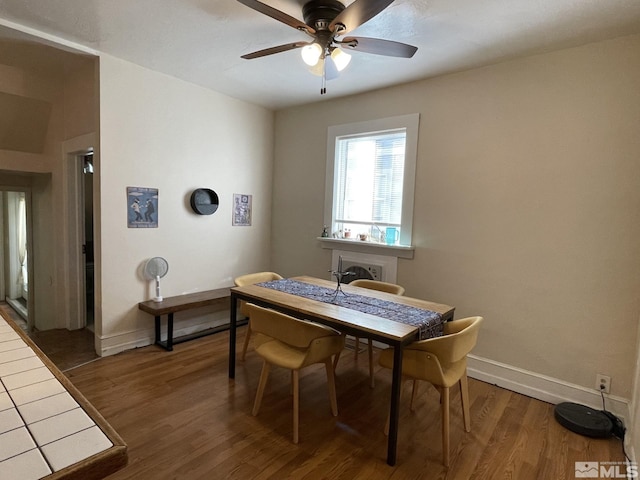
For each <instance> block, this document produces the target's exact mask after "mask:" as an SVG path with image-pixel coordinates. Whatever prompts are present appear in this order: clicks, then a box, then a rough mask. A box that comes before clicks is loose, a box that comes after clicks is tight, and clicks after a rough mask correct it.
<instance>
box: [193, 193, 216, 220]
mask: <svg viewBox="0 0 640 480" xmlns="http://www.w3.org/2000/svg"><path fill="white" fill-rule="evenodd" d="M191 208H192V209H193V211H194V212H196V213H197V214H198V215H211V214H212V213H214V212H215V211H216V210H217V209H218V194H217V193H216V192H214V191H213V190H211V189H210V188H196V189H195V190H194V191H193V193H192V194H191Z"/></svg>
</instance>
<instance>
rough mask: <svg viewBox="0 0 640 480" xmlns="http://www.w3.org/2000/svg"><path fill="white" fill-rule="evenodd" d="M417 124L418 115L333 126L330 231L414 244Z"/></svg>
mask: <svg viewBox="0 0 640 480" xmlns="http://www.w3.org/2000/svg"><path fill="white" fill-rule="evenodd" d="M418 122H419V115H418V114H413V115H403V116H399V117H391V118H385V119H381V120H374V121H370V122H361V123H354V124H348V125H338V126H334V127H329V136H328V143H327V152H328V153H327V180H326V193H325V223H326V225H327V226H330V232H329V233H330V234H331V235H336V236H338V237H339V238H352V239H361V240H366V241H368V242H373V243H383V244H384V243H386V244H390V243H391V244H399V245H407V246H408V245H411V228H412V219H413V194H414V178H415V167H416V152H417V143H418ZM394 229H395V232H394Z"/></svg>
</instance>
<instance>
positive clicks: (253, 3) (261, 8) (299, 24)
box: [238, 0, 316, 35]
mask: <svg viewBox="0 0 640 480" xmlns="http://www.w3.org/2000/svg"><path fill="white" fill-rule="evenodd" d="M238 1H239V2H240V3H241V4H243V5H246V6H247V7H249V8H252V9H254V10H256V11H257V12H260V13H262V14H264V15H267V16H269V17H271V18H275V19H276V20H278V21H279V22H282V23H284V24H286V25H289V26H290V27H293V28H296V29H298V30H303V31H306V32H308V33H310V34H312V35H313V34H314V33H316V31H315V29H313V28H311V27H310V26H309V25H307V24H306V23H304V22H303V21H301V20H298V19H297V18H294V17H292V16H291V15H287V14H286V13H284V12H281V11H280V10H278V9H276V8H273V7H270V6H269V5H266V4H264V3H262V2H258V0H238Z"/></svg>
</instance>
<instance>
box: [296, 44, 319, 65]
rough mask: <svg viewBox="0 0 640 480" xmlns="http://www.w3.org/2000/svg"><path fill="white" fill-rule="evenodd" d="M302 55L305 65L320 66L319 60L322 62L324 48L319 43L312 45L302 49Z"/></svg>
mask: <svg viewBox="0 0 640 480" xmlns="http://www.w3.org/2000/svg"><path fill="white" fill-rule="evenodd" d="M300 54H301V55H302V60H303V61H304V63H306V64H307V65H309V66H310V67H313V66H315V65H317V64H318V60H320V57H321V56H322V47H321V46H320V45H319V44H317V43H312V44H310V45H306V46H304V47H302V50H300Z"/></svg>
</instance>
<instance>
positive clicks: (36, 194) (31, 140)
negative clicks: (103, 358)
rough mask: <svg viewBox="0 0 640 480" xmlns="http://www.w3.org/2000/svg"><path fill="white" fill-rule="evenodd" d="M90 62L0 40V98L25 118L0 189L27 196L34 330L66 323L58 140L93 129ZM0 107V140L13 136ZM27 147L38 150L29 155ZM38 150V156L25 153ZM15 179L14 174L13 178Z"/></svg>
mask: <svg viewBox="0 0 640 480" xmlns="http://www.w3.org/2000/svg"><path fill="white" fill-rule="evenodd" d="M94 68H95V59H94V58H93V57H88V56H75V55H72V54H70V53H68V52H63V51H60V50H57V49H54V48H51V47H45V46H42V45H37V44H35V43H32V42H15V41H0V92H3V93H6V94H9V95H12V96H17V98H18V99H23V100H24V105H25V106H26V107H27V108H25V109H22V108H18V109H17V111H16V112H14V114H17V115H18V117H23V118H24V119H25V120H27V123H26V125H27V126H26V127H24V128H22V129H21V130H20V132H19V134H20V135H21V136H22V138H21V139H20V142H13V144H15V145H18V146H25V148H24V151H18V150H13V149H11V150H10V149H0V171H2V172H3V175H2V180H3V184H2V185H3V187H5V188H8V189H10V188H11V187H12V186H17V187H21V186H24V185H26V187H27V190H28V191H29V192H30V194H31V197H32V206H33V208H32V217H31V225H32V226H33V236H32V245H33V255H32V256H31V257H30V261H32V262H33V265H34V269H33V271H34V275H33V277H32V278H31V282H30V293H31V295H30V298H32V299H33V300H34V301H35V305H32V307H33V308H31V311H30V314H29V315H30V318H31V319H32V320H35V322H34V325H35V326H36V327H37V328H38V329H40V330H47V329H51V328H64V327H66V326H67V322H68V317H69V315H68V311H67V310H65V302H64V298H65V294H64V288H63V285H62V284H63V280H64V275H63V272H64V271H65V259H64V255H63V254H62V252H63V251H64V247H65V242H64V235H63V232H62V228H63V225H65V224H66V221H65V215H66V214H67V212H68V208H67V207H66V205H65V198H64V194H63V162H65V161H66V159H63V157H62V155H61V144H62V142H63V141H65V140H67V139H69V138H72V137H75V136H77V135H81V134H84V133H88V132H92V131H94V130H95V120H94V119H95V116H96V108H97V106H96V103H95V99H96V95H95V86H96V83H95V75H94ZM33 101H35V102H38V103H45V104H48V105H50V106H51V108H50V114H49V115H46V116H45V117H42V115H40V113H41V112H40V111H39V109H29V108H28V106H29V105H30V104H31V103H32V102H33ZM9 114H10V113H9V112H7V111H4V110H2V109H0V125H2V126H4V127H6V128H7V129H4V130H3V129H2V128H0V136H1V135H5V134H10V135H14V134H16V132H14V131H12V130H10V129H11V122H13V121H15V119H13V118H7V117H8V115H9ZM30 115H38V117H37V118H36V119H35V120H34V124H38V123H40V122H41V121H43V120H44V128H42V129H35V128H33V129H32V128H29V127H28V125H29V122H28V120H29V116H30ZM30 145H42V146H43V148H42V149H39V148H38V149H31V148H30ZM35 150H41V152H40V153H33V152H34V151H35ZM16 173H19V174H20V176H15V174H16Z"/></svg>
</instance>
